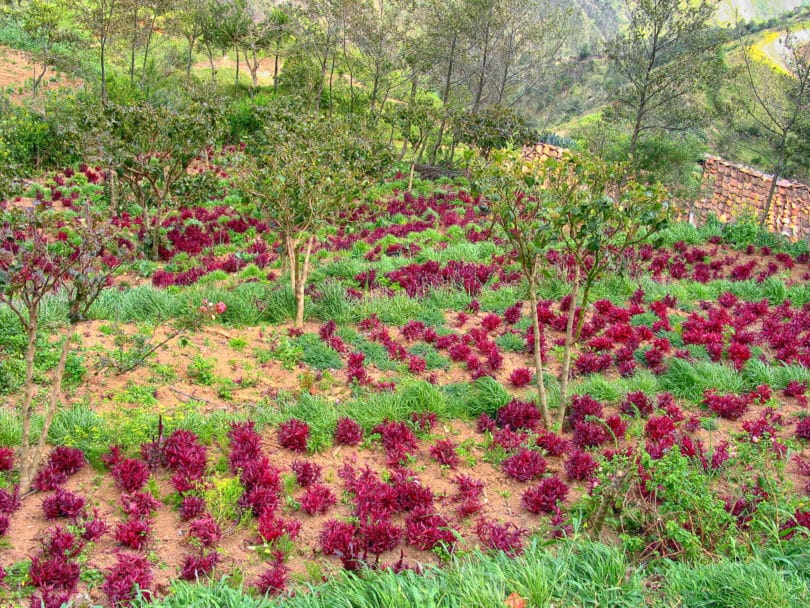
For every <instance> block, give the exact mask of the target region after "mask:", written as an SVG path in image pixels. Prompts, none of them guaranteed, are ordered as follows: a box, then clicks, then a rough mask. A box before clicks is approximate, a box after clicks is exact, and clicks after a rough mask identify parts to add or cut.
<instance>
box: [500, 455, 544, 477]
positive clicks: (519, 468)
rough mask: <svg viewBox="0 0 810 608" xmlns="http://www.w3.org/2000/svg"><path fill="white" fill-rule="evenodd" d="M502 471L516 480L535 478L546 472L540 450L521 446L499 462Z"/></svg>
mask: <svg viewBox="0 0 810 608" xmlns="http://www.w3.org/2000/svg"><path fill="white" fill-rule="evenodd" d="M501 468H502V469H503V472H504V473H506V474H507V475H508V476H509V477H511V478H512V479H515V480H517V481H530V480H532V479H537V478H538V477H540V476H541V475H542V474H543V473H545V472H546V460H545V458H543V456H542V454H540V452H537V451H534V450H527V449H526V448H521V449H520V450H518V452H517V453H515V454H513V455H512V456H509V457H508V458H506V459H504V461H503V462H502V463H501Z"/></svg>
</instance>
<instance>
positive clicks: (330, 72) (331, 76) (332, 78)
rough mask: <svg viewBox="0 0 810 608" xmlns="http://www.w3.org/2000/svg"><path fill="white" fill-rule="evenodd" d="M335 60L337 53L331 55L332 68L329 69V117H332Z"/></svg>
mask: <svg viewBox="0 0 810 608" xmlns="http://www.w3.org/2000/svg"><path fill="white" fill-rule="evenodd" d="M336 60H337V53H332V66H331V67H330V68H329V116H331V115H332V99H333V97H334V95H333V94H332V87H333V85H334V81H335V61H336Z"/></svg>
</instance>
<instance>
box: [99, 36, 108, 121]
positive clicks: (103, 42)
mask: <svg viewBox="0 0 810 608" xmlns="http://www.w3.org/2000/svg"><path fill="white" fill-rule="evenodd" d="M100 47H101V103H102V105H105V106H106V105H107V57H106V50H107V40H106V39H102V40H101V41H100Z"/></svg>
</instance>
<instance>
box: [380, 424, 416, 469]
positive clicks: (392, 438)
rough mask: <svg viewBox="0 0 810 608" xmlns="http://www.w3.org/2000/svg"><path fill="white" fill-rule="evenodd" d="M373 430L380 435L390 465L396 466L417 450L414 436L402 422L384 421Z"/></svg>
mask: <svg viewBox="0 0 810 608" xmlns="http://www.w3.org/2000/svg"><path fill="white" fill-rule="evenodd" d="M373 430H374V432H375V433H378V434H379V435H380V439H381V440H382V444H383V447H384V448H385V452H386V454H387V455H388V460H389V462H390V463H391V464H398V463H400V462H402V461H404V460H406V459H407V458H408V457H409V456H411V455H413V454H415V453H416V451H417V450H418V447H419V446H418V441H417V439H416V435H414V434H413V431H411V429H410V428H408V425H407V424H405V423H404V422H401V421H399V422H392V421H385V422H382V423H381V424H378V425H377V426H376V427H374V429H373Z"/></svg>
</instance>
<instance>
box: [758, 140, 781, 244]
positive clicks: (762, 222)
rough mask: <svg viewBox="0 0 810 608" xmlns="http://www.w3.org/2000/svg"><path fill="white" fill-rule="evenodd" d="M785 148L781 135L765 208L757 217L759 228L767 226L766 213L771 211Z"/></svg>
mask: <svg viewBox="0 0 810 608" xmlns="http://www.w3.org/2000/svg"><path fill="white" fill-rule="evenodd" d="M785 148H786V145H785V137H783V138H782V142H781V146H780V150H779V160H778V161H777V162H776V166H775V167H774V168H773V180H771V187H770V188H768V196H767V198H766V199H765V208H764V209H763V210H762V215H761V216H760V217H759V227H760V228H761V229H765V228H767V227H768V225H767V224H768V215H769V214H770V212H771V205H772V204H773V198H774V195H775V194H776V187H777V185H778V182H779V177H780V175H781V173H782V169H783V168H784V166H785Z"/></svg>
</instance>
